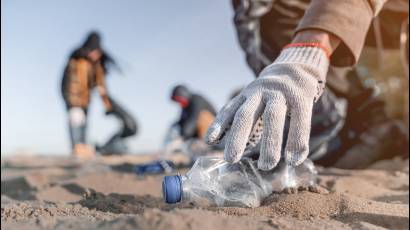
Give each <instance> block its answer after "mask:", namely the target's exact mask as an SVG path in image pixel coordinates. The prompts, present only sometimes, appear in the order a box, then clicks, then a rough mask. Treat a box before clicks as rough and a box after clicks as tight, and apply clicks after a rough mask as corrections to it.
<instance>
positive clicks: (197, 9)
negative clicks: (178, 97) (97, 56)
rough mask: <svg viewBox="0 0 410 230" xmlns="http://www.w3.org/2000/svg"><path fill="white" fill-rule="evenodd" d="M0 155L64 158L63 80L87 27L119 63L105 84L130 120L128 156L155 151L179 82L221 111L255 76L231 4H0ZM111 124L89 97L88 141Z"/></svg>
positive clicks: (107, 0)
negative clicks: (132, 132) (134, 130)
mask: <svg viewBox="0 0 410 230" xmlns="http://www.w3.org/2000/svg"><path fill="white" fill-rule="evenodd" d="M1 4H2V7H1V10H2V12H1V67H2V68H1V151H2V154H10V153H15V152H21V151H28V152H32V153H41V154H67V153H68V152H69V142H68V134H67V130H66V127H67V124H66V113H65V110H64V106H63V103H62V99H61V96H60V91H59V89H60V88H59V87H60V81H61V75H62V71H63V68H64V65H65V63H66V60H67V56H68V55H69V53H70V52H71V51H72V50H73V49H74V48H76V47H77V46H78V45H79V44H80V43H82V42H83V40H84V37H85V36H86V34H87V32H88V31H89V30H91V29H96V30H98V31H100V32H101V33H102V35H103V46H104V47H105V48H106V49H107V50H108V51H109V52H110V53H111V54H112V55H113V56H114V57H115V58H116V59H117V60H118V61H119V63H120V65H121V66H122V68H123V69H124V71H125V74H124V75H123V76H121V75H118V74H117V73H112V74H110V75H109V77H108V80H107V81H108V88H109V91H110V93H111V94H112V96H113V97H114V98H116V99H117V100H118V101H119V102H120V103H121V104H122V105H124V106H126V107H127V108H128V110H129V111H130V112H131V113H132V114H134V115H135V117H136V118H137V120H138V123H139V126H140V133H139V135H138V136H137V137H132V138H130V139H129V140H128V143H129V145H130V148H131V150H132V152H135V153H140V152H151V151H155V150H157V149H159V148H160V147H161V144H162V139H163V137H164V135H165V132H166V130H167V129H168V127H169V125H170V123H171V122H172V121H174V120H175V119H177V117H178V115H179V109H178V107H177V105H176V104H173V103H171V102H170V100H169V94H170V90H171V88H172V86H174V85H175V84H177V83H184V84H186V85H187V86H188V87H190V88H192V89H193V90H195V91H197V92H199V93H201V94H203V95H204V96H205V97H206V98H208V99H209V100H210V101H211V102H212V103H213V104H214V105H215V107H217V108H218V109H219V108H220V107H221V106H222V105H223V104H224V103H225V102H226V100H227V99H228V97H229V95H230V93H231V92H232V90H234V89H235V88H238V87H240V86H243V85H245V84H247V83H248V82H250V81H251V80H252V79H253V75H252V73H251V71H250V70H249V68H248V67H247V65H246V63H245V60H244V55H243V53H242V51H241V50H240V48H239V45H238V43H237V39H236V34H235V30H234V27H233V23H232V15H233V12H232V9H231V6H230V1H229V0H207V1H188V0H174V1H165V0H162V1H160V0H152V1H136V0H121V1H114V0H104V1H102V0H87V1H84V0H71V1H55V0H47V1H46V0H44V1H31V0H4V1H1ZM117 127H118V123H117V122H116V120H114V118H111V117H106V116H105V115H104V111H103V107H102V104H101V101H100V100H99V97H98V95H97V94H96V93H95V94H94V95H93V102H92V104H91V108H90V117H89V132H88V138H89V140H90V142H91V143H97V142H102V141H104V140H106V138H108V137H109V135H110V134H111V133H112V132H113V131H114V130H115V129H116V128H117Z"/></svg>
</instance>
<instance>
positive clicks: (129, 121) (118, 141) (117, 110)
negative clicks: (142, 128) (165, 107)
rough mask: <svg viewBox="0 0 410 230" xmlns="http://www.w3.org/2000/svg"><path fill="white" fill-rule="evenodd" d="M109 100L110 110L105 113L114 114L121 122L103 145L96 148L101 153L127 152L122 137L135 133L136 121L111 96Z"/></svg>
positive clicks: (136, 130)
mask: <svg viewBox="0 0 410 230" xmlns="http://www.w3.org/2000/svg"><path fill="white" fill-rule="evenodd" d="M110 102H111V104H112V111H110V112H108V113H107V115H112V116H115V117H116V118H117V119H118V120H119V121H120V122H121V123H122V126H121V128H120V129H119V130H118V131H117V132H116V133H114V134H113V135H112V136H111V138H109V139H108V141H107V142H106V143H105V144H104V145H102V146H99V145H97V146H96V149H97V151H98V152H99V153H100V154H102V155H114V154H124V153H126V152H127V145H126V144H125V140H124V139H125V138H127V137H130V136H134V135H136V134H137V132H138V126H137V122H136V120H135V119H134V117H133V116H131V114H130V113H128V112H127V111H125V110H124V109H123V107H121V106H120V105H119V104H118V103H117V102H116V101H115V100H113V98H111V97H110Z"/></svg>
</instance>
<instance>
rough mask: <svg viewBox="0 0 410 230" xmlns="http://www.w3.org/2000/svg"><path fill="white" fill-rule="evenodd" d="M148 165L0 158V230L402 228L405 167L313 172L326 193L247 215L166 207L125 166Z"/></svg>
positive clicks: (148, 179)
mask: <svg viewBox="0 0 410 230" xmlns="http://www.w3.org/2000/svg"><path fill="white" fill-rule="evenodd" d="M150 159H151V158H150V157H149V156H135V155H133V156H126V157H104V158H98V159H96V160H95V161H93V162H87V163H82V162H79V161H76V160H74V159H70V158H62V157H38V156H37V157H32V156H31V157H30V156H20V157H13V158H8V159H2V162H1V164H2V167H1V226H2V229H3V228H4V229H167V230H169V229H207V230H208V229H236V230H239V229H332V230H335V229H408V227H409V162H408V160H407V161H402V160H399V159H394V160H389V161H382V162H378V163H376V164H374V165H372V166H371V167H370V168H368V169H366V170H341V169H335V168H327V169H319V170H320V185H321V186H323V187H325V188H327V189H328V190H329V191H330V193H329V194H317V193H312V192H307V191H304V192H299V193H298V194H290V195H289V194H272V195H271V196H270V197H268V198H267V199H266V200H265V201H264V202H263V205H262V206H261V207H259V208H254V209H251V208H215V207H194V206H193V205H192V204H189V203H182V204H178V205H166V204H165V203H164V202H163V201H162V197H161V181H162V177H163V175H153V176H145V177H139V176H136V175H134V174H133V173H132V172H130V169H131V165H132V164H135V163H142V162H147V161H149V160H150ZM185 170H186V169H185ZM183 171H184V170H182V171H181V172H183Z"/></svg>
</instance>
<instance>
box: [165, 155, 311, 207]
mask: <svg viewBox="0 0 410 230" xmlns="http://www.w3.org/2000/svg"><path fill="white" fill-rule="evenodd" d="M315 181H316V170H315V169H314V165H313V163H312V162H311V161H310V160H307V161H305V163H303V164H302V165H300V166H298V167H296V168H292V167H289V166H285V165H279V167H277V168H276V169H274V170H273V171H270V172H262V171H259V170H258V169H257V167H256V162H255V161H252V160H251V159H249V158H243V159H242V160H241V161H240V162H238V163H236V164H229V163H227V162H226V161H225V160H224V159H223V158H221V157H199V158H198V159H197V161H196V162H195V164H194V165H193V166H192V168H191V170H190V171H189V172H188V173H187V174H186V175H184V176H180V175H175V176H166V177H164V181H163V183H162V190H163V196H164V200H165V202H167V203H178V202H180V201H190V202H193V203H195V204H197V205H200V206H219V207H258V206H260V204H261V202H262V200H263V199H264V198H266V197H267V196H269V195H270V194H271V193H272V191H279V190H282V189H283V188H285V187H290V186H292V187H296V186H302V185H303V186H309V185H313V184H314V183H315Z"/></svg>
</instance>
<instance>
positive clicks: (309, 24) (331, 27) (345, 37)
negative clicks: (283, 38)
mask: <svg viewBox="0 0 410 230" xmlns="http://www.w3.org/2000/svg"><path fill="white" fill-rule="evenodd" d="M387 1H388V0H312V2H311V4H310V6H309V8H308V10H307V11H306V13H305V15H304V16H303V18H302V20H301V22H300V23H299V26H298V28H297V29H296V33H297V32H300V31H303V30H308V29H319V30H324V31H326V32H329V33H331V34H333V35H335V36H337V37H338V38H340V39H341V41H342V44H341V45H340V46H339V47H338V48H337V49H336V50H335V52H334V53H333V55H332V58H331V59H332V60H331V61H332V65H334V66H351V65H354V64H355V63H356V62H357V61H358V59H359V56H360V53H361V52H362V49H363V46H364V42H365V38H366V35H367V32H368V30H369V27H370V24H371V22H372V19H373V18H374V17H375V16H376V15H377V14H378V13H379V12H380V10H381V9H382V7H383V5H384V4H385V3H386V2H387Z"/></svg>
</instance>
